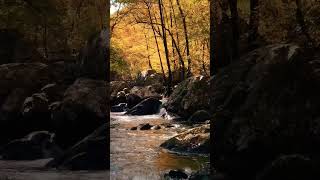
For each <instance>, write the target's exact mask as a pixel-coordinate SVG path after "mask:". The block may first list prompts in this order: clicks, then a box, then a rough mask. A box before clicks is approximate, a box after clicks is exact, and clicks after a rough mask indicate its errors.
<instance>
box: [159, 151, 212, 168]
mask: <svg viewBox="0 0 320 180" xmlns="http://www.w3.org/2000/svg"><path fill="white" fill-rule="evenodd" d="M207 159H208V158H207V157H200V156H199V157H190V156H182V155H178V154H173V153H169V152H166V151H161V152H160V153H159V156H158V157H157V158H156V160H155V165H156V167H157V168H158V169H159V170H160V171H165V170H168V169H184V170H191V171H197V170H199V169H200V168H201V166H202V164H203V163H204V162H205V161H207Z"/></svg>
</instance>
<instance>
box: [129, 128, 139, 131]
mask: <svg viewBox="0 0 320 180" xmlns="http://www.w3.org/2000/svg"><path fill="white" fill-rule="evenodd" d="M130 130H132V131H135V130H138V127H132V128H130Z"/></svg>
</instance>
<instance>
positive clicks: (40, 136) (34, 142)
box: [1, 131, 61, 160]
mask: <svg viewBox="0 0 320 180" xmlns="http://www.w3.org/2000/svg"><path fill="white" fill-rule="evenodd" d="M59 153H61V151H60V149H59V148H58V147H57V146H56V145H55V143H54V134H52V133H49V132H48V131H37V132H32V133H30V134H28V135H27V136H25V137H24V138H22V139H16V140H13V141H11V142H9V143H8V144H7V145H5V146H4V147H2V148H1V156H2V158H3V159H5V160H35V159H44V158H50V157H53V156H55V155H58V154H59Z"/></svg>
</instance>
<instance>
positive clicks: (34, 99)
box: [22, 93, 49, 116]
mask: <svg viewBox="0 0 320 180" xmlns="http://www.w3.org/2000/svg"><path fill="white" fill-rule="evenodd" d="M48 106H49V100H48V99H47V96H46V94H44V93H36V94H33V95H32V96H31V97H27V98H26V100H25V101H24V103H23V106H22V109H23V110H22V114H23V115H24V116H31V114H34V113H47V112H48Z"/></svg>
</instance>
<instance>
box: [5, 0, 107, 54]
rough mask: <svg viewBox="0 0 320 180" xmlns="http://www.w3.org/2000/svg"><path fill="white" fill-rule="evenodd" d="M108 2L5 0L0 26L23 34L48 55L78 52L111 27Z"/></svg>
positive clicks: (91, 0)
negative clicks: (96, 35) (95, 35)
mask: <svg viewBox="0 0 320 180" xmlns="http://www.w3.org/2000/svg"><path fill="white" fill-rule="evenodd" d="M107 2H108V1H107V0H46V1H43V0H14V1H13V0H1V1H0V29H9V30H15V31H17V32H18V33H19V34H22V35H23V37H24V38H25V39H26V40H28V41H29V42H32V44H33V46H35V47H37V48H38V50H39V51H40V52H41V53H42V54H43V56H44V57H46V58H48V59H55V58H58V57H57V56H65V55H70V54H74V55H75V54H77V53H78V52H79V51H80V48H81V47H83V46H84V43H85V42H86V40H88V38H90V37H91V36H93V35H94V34H96V33H97V32H100V31H101V30H102V29H103V28H106V27H107V26H106V24H107V23H108V21H107V19H106V18H107V13H108V12H109V11H107V9H108V8H109V7H107V4H108V3H107ZM60 58H61V57H60Z"/></svg>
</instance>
